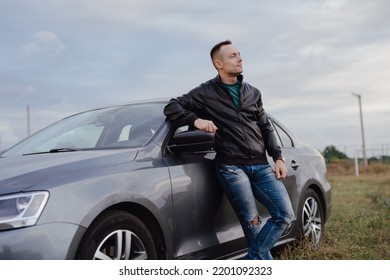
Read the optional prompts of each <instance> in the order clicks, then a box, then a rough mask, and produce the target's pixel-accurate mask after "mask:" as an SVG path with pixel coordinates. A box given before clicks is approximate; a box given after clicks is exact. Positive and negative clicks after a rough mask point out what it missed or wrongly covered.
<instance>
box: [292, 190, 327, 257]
mask: <svg viewBox="0 0 390 280" xmlns="http://www.w3.org/2000/svg"><path fill="white" fill-rule="evenodd" d="M297 222H298V234H299V237H300V240H304V241H305V242H310V244H311V246H312V247H313V248H314V249H316V248H318V247H319V246H320V244H321V242H322V239H323V235H324V229H325V219H324V210H323V208H322V203H321V201H320V199H319V197H318V195H317V193H316V192H315V191H314V190H312V189H307V190H306V191H305V194H304V197H303V203H302V207H301V208H300V211H299V215H298V221H297Z"/></svg>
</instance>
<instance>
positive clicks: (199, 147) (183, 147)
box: [168, 130, 214, 154]
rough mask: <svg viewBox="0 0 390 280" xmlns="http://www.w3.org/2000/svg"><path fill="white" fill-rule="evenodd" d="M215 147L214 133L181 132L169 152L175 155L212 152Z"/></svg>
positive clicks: (172, 141)
mask: <svg viewBox="0 0 390 280" xmlns="http://www.w3.org/2000/svg"><path fill="white" fill-rule="evenodd" d="M213 147H214V133H210V132H205V131H202V130H190V131H184V132H179V133H177V134H175V135H174V136H173V139H172V140H171V143H170V144H169V145H168V150H169V151H170V152H171V153H173V154H180V153H185V152H201V151H210V150H212V149H213Z"/></svg>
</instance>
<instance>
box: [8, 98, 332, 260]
mask: <svg viewBox="0 0 390 280" xmlns="http://www.w3.org/2000/svg"><path fill="white" fill-rule="evenodd" d="M166 103H167V100H164V101H146V102H133V103H130V104H123V105H116V106H111V107H105V108H100V109H96V110H91V111H87V112H83V113H80V114H76V115H73V116H70V117H68V118H65V119H63V120H60V121H58V122H56V123H54V124H52V125H50V126H48V127H47V128H45V129H43V130H41V131H39V132H37V133H35V134H34V135H32V136H31V137H29V138H27V139H25V140H24V141H22V142H20V143H18V144H16V145H15V146H13V147H12V148H10V149H8V150H7V151H5V152H3V153H1V154H0V259H114V260H123V259H235V258H238V257H240V256H242V255H243V254H244V253H245V252H246V250H247V248H246V243H245V240H244V236H243V232H242V229H241V226H240V224H239V222H238V219H237V218H236V215H235V214H234V211H233V210H232V208H231V206H230V204H229V202H228V201H227V199H226V197H225V196H224V194H223V192H222V190H221V188H220V186H219V185H218V182H217V179H216V176H215V171H214V163H213V159H214V157H215V151H214V150H213V142H214V135H213V134H210V133H206V132H202V131H198V130H194V129H193V128H192V127H188V126H180V124H176V123H171V122H170V121H168V120H166V118H165V116H164V115H163V113H162V112H163V107H164V106H165V104H166ZM270 118H271V120H272V124H273V125H274V128H275V132H276V135H277V138H278V141H279V144H280V145H281V147H282V149H283V155H284V157H285V160H286V163H287V166H288V169H289V170H288V172H289V175H288V177H287V178H286V179H284V180H283V182H284V184H285V187H286V189H287V190H288V193H289V195H290V198H291V201H292V205H293V207H294V210H295V213H296V217H297V219H296V221H295V222H294V223H293V224H291V226H290V227H289V228H288V229H287V230H286V231H285V232H284V234H283V236H282V238H281V239H280V240H279V242H278V243H277V245H282V244H286V243H288V242H291V241H294V240H301V239H305V238H306V239H307V240H310V242H311V243H312V244H313V246H319V245H320V244H321V240H322V238H323V235H324V227H325V223H326V221H327V219H328V217H329V215H330V210H331V192H330V190H331V187H330V185H329V183H328V181H327V178H326V166H325V163H324V159H323V157H322V156H321V154H320V153H319V152H318V151H316V150H315V149H313V148H311V147H309V146H307V145H305V144H303V143H302V141H300V140H299V139H298V138H296V137H294V135H293V134H292V133H290V132H289V131H288V130H287V129H286V128H285V127H284V126H283V125H281V124H280V123H279V122H278V121H277V120H275V119H274V118H272V117H270ZM270 162H272V160H270ZM258 207H259V211H260V215H261V218H262V220H263V224H264V221H265V220H266V219H268V218H269V214H268V213H267V211H266V209H265V208H264V207H263V206H262V205H260V204H259V205H258Z"/></svg>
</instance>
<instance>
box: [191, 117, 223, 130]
mask: <svg viewBox="0 0 390 280" xmlns="http://www.w3.org/2000/svg"><path fill="white" fill-rule="evenodd" d="M194 126H195V127H196V128H197V129H200V130H203V131H207V132H212V133H215V132H216V131H217V129H218V127H216V126H215V124H214V123H213V122H212V121H209V120H204V119H201V118H199V119H196V120H195V122H194Z"/></svg>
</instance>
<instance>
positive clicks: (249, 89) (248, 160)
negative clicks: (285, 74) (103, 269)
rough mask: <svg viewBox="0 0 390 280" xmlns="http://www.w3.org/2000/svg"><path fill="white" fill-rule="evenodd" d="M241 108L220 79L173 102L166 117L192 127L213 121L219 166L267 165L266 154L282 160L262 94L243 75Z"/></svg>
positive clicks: (165, 112) (169, 105)
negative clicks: (195, 124)
mask: <svg viewBox="0 0 390 280" xmlns="http://www.w3.org/2000/svg"><path fill="white" fill-rule="evenodd" d="M238 78H239V80H240V81H241V89H240V106H239V108H236V107H235V105H234V102H233V98H232V97H231V95H230V94H229V92H228V91H227V90H226V89H225V88H224V87H223V86H222V84H221V80H220V77H219V75H218V76H217V77H215V78H214V79H211V80H209V81H207V82H205V83H203V84H201V85H200V86H198V87H196V88H194V89H193V90H191V91H190V92H189V93H187V94H184V95H182V96H180V97H177V98H174V99H171V100H170V101H169V103H168V104H167V105H166V106H165V109H164V114H165V115H166V116H167V117H168V118H169V119H170V120H172V121H176V120H178V119H180V122H181V123H183V124H187V125H193V124H194V121H195V120H196V119H197V118H202V119H206V120H211V121H213V122H214V124H215V125H216V126H217V127H218V130H217V132H216V134H215V147H214V149H215V151H216V153H217V154H216V162H217V163H222V164H234V165H239V164H267V163H268V161H267V157H266V154H265V152H266V151H267V152H268V154H269V155H270V156H271V157H272V158H273V160H274V161H276V159H277V158H279V157H281V150H280V147H279V146H278V144H277V142H276V139H275V135H274V130H273V127H272V125H271V123H270V122H269V120H268V117H267V115H266V113H265V111H264V108H263V103H262V100H261V93H260V91H259V90H258V89H257V88H255V87H253V86H251V85H250V84H248V83H245V82H243V77H242V75H240V76H239V77H238Z"/></svg>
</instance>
